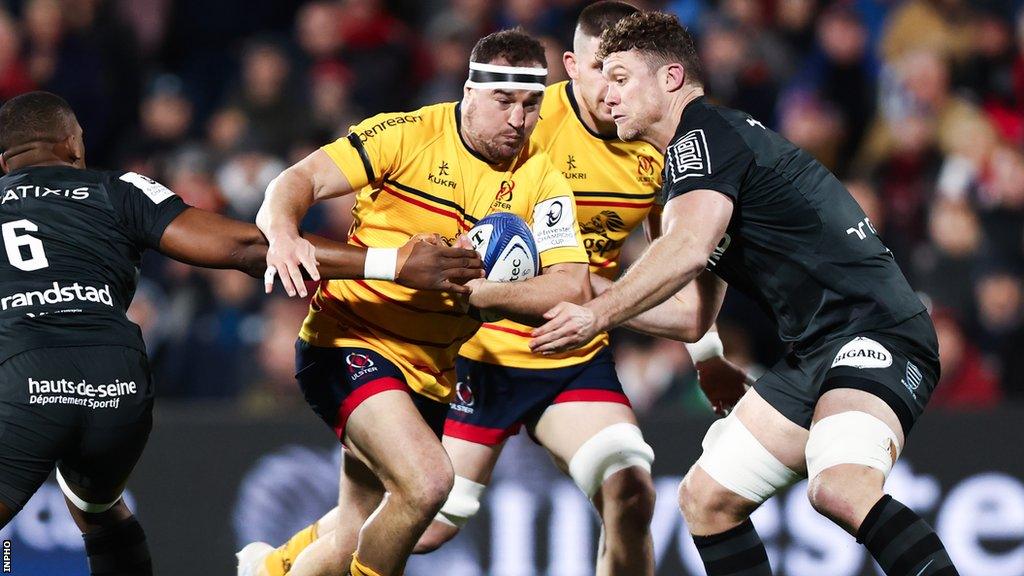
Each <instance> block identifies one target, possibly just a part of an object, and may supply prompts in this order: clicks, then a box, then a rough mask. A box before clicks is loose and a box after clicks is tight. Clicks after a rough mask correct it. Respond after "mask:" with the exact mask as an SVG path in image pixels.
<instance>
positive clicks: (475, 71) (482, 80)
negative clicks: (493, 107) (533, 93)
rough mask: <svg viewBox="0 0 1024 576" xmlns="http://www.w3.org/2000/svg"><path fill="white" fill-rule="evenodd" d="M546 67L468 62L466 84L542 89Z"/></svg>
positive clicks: (546, 75)
mask: <svg viewBox="0 0 1024 576" xmlns="http://www.w3.org/2000/svg"><path fill="white" fill-rule="evenodd" d="M547 79H548V70H547V68H523V67H520V66H502V65H500V64H483V63H481V62H470V63H469V80H466V86H469V87H470V88H481V89H485V90H540V91H542V90H544V88H545V87H546V86H545V84H546V83H547Z"/></svg>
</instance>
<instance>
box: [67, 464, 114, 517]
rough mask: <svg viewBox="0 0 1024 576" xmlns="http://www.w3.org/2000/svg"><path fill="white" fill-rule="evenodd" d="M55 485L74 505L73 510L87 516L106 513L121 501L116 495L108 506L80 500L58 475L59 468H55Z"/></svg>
mask: <svg viewBox="0 0 1024 576" xmlns="http://www.w3.org/2000/svg"><path fill="white" fill-rule="evenodd" d="M57 484H58V485H60V489H61V492H64V495H65V496H67V498H68V500H70V501H71V503H72V504H74V505H75V508H78V509H79V510H81V511H82V512H86V513H89V514H99V513H100V512H106V511H107V510H110V509H111V508H113V507H114V504H117V501H118V500H120V499H121V495H120V494H118V496H117V498H114V501H113V502H111V503H109V504H92V503H89V502H86V501H85V500H82V499H81V498H80V497H79V496H78V494H75V493H74V492H72V491H71V487H70V486H68V483H67V481H66V480H64V476H63V475H62V474H61V473H60V468H57Z"/></svg>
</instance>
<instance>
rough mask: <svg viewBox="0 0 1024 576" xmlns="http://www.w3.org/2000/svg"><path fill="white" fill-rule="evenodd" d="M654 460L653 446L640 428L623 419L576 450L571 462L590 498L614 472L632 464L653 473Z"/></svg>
mask: <svg viewBox="0 0 1024 576" xmlns="http://www.w3.org/2000/svg"><path fill="white" fill-rule="evenodd" d="M653 462H654V449H653V448H651V447H650V445H648V444H647V442H645V441H644V435H643V433H642V432H640V428H637V426H636V425H635V424H630V423H629V422H620V423H619V424H612V425H611V426H607V427H605V428H604V429H602V430H601V431H600V432H598V433H597V434H594V435H593V436H591V437H590V439H589V440H587V441H586V442H584V443H583V445H582V446H580V447H579V449H578V450H576V453H575V454H573V455H572V459H571V460H570V461H569V475H570V476H572V479H573V481H574V482H576V485H577V486H579V487H580V490H582V491H583V493H584V494H586V495H587V498H593V497H594V494H597V491H598V490H600V488H601V485H602V484H604V481H605V480H607V479H608V478H609V477H610V476H611V475H612V474H615V473H616V472H618V471H620V470H625V469H626V468H630V467H632V466H638V467H640V468H643V469H644V470H646V471H647V472H648V473H650V471H651V464H652V463H653Z"/></svg>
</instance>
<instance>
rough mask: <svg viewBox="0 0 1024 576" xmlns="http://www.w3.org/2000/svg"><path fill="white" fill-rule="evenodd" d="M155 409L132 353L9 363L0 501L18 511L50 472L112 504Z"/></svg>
mask: <svg viewBox="0 0 1024 576" xmlns="http://www.w3.org/2000/svg"><path fill="white" fill-rule="evenodd" d="M152 409H153V385H152V380H151V378H150V371H149V363H148V360H147V358H146V355H145V354H144V353H143V352H140V351H139V350H136V349H134V348H127V347H121V346H81V347H68V348H38V349H35V350H29V351H27V352H22V353H20V354H17V355H15V356H12V357H11V358H9V359H7V361H5V362H4V363H2V364H0V502H3V503H4V504H6V505H7V506H9V507H10V508H11V509H12V510H15V511H17V510H20V509H21V508H22V507H23V506H24V505H25V503H26V502H27V501H28V499H29V498H30V497H31V496H32V494H33V493H35V491H36V490H37V489H38V488H39V486H40V485H42V483H43V482H45V481H46V478H47V476H49V475H50V473H51V472H52V471H53V467H54V465H57V466H59V467H60V471H61V474H62V475H63V477H64V479H65V480H67V482H68V483H69V484H71V485H72V486H78V487H81V488H83V489H85V491H86V492H87V493H95V494H109V495H110V499H113V498H114V497H115V496H116V494H117V492H118V491H120V489H121V488H122V487H123V485H124V483H125V482H126V481H127V479H128V475H129V474H130V473H131V471H132V469H133V468H134V467H135V463H136V462H137V461H138V459H139V456H140V455H141V454H142V449H143V448H144V447H145V445H146V440H147V439H148V438H149V431H150V428H151V427H152V424H153V418H152ZM108 501H109V500H108ZM94 503H97V504H99V503H102V502H94Z"/></svg>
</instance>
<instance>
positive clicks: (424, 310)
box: [353, 280, 465, 318]
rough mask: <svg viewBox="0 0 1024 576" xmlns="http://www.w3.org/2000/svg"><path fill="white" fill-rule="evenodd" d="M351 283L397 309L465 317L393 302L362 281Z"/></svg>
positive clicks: (452, 312) (390, 298) (460, 314)
mask: <svg viewBox="0 0 1024 576" xmlns="http://www.w3.org/2000/svg"><path fill="white" fill-rule="evenodd" d="M353 282H355V283H356V284H358V285H360V286H362V287H363V288H366V289H367V290H369V291H370V292H371V293H373V295H374V296H376V297H378V298H380V299H381V300H383V301H385V302H387V303H388V304H394V305H395V306H398V307H399V308H405V309H406V310H412V311H413V312H420V313H422V314H443V315H445V316H456V317H458V318H461V317H463V316H465V314H463V313H462V312H454V311H450V310H428V309H426V308H420V307H418V306H413V305H412V304H408V303H406V302H400V301H398V300H395V299H394V298H392V297H390V296H388V295H387V294H384V293H383V292H380V291H379V290H374V289H373V287H372V286H370V285H369V284H367V283H366V282H365V281H364V280H353Z"/></svg>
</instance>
